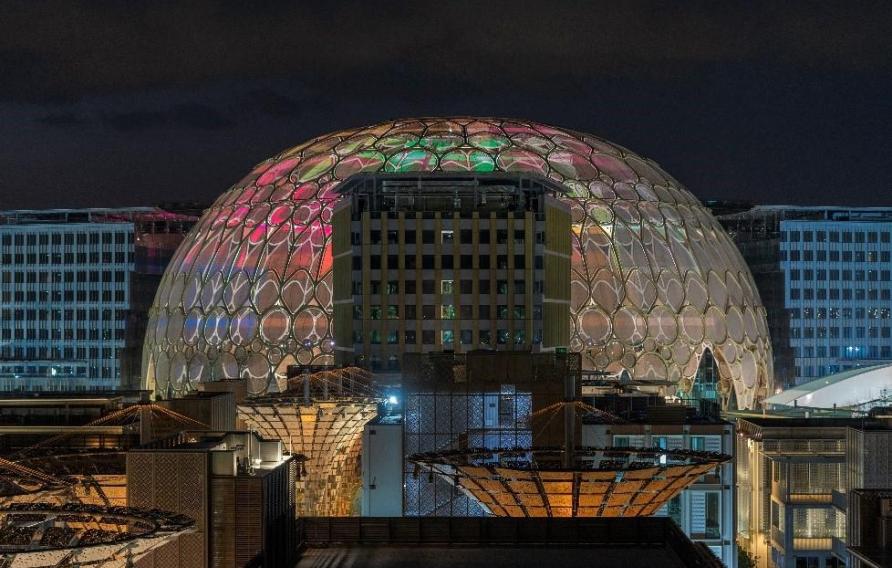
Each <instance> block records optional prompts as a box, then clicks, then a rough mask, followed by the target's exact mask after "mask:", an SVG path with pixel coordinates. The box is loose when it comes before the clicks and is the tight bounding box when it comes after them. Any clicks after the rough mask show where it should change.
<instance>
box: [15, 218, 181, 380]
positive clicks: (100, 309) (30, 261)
mask: <svg viewBox="0 0 892 568" xmlns="http://www.w3.org/2000/svg"><path fill="white" fill-rule="evenodd" d="M194 222H195V217H192V216H187V215H179V214H176V213H170V212H166V211H163V210H160V209H155V208H133V209H64V210H56V209H53V210H40V211H2V212H0V389H2V390H12V391H33V390H37V391H40V390H50V391H54V390H55V391H89V390H110V389H116V388H119V386H120V385H121V382H122V358H124V357H125V349H126V348H127V347H128V346H131V347H133V346H135V348H136V349H137V350H139V351H141V343H142V340H143V337H142V335H141V334H140V333H138V332H132V333H131V334H130V335H131V340H130V341H129V342H128V322H130V323H131V324H132V325H136V326H139V325H141V326H142V328H141V329H142V330H143V331H144V329H145V321H146V319H147V316H146V310H147V309H148V305H149V304H150V303H151V299H152V297H153V296H154V293H155V288H154V287H152V286H142V287H137V289H136V290H134V288H133V285H134V283H135V282H137V281H140V280H142V279H144V278H145V277H148V276H149V275H157V276H155V278H158V279H160V275H161V274H162V273H163V271H164V268H165V266H166V264H167V261H168V260H169V259H170V257H171V255H172V254H173V252H174V251H175V250H176V247H177V246H178V245H179V243H180V242H181V241H182V239H183V238H184V237H185V233H186V232H187V231H188V229H189V228H190V227H191V226H192V224H193V223H194ZM140 306H141V307H140ZM139 322H142V323H141V324H140V323H139ZM137 336H138V337H137ZM138 359H139V357H137V360H138ZM124 366H126V367H128V368H129V369H133V371H134V372H137V373H138V371H139V364H135V365H134V364H130V365H129V366H127V365H124ZM131 382H132V381H131ZM137 384H138V382H137Z"/></svg>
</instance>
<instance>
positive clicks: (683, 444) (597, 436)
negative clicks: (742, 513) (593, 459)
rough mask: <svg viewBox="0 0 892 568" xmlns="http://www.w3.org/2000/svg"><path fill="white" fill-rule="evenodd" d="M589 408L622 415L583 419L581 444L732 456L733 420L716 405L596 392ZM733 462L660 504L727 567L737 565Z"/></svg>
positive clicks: (732, 567)
mask: <svg viewBox="0 0 892 568" xmlns="http://www.w3.org/2000/svg"><path fill="white" fill-rule="evenodd" d="M592 402H593V403H594V405H593V406H595V407H596V408H598V409H600V410H603V411H606V412H609V413H610V414H611V415H613V416H617V417H619V418H621V419H622V420H621V421H618V422H613V423H606V422H603V421H599V420H586V421H584V423H583V427H582V445H583V446H585V447H616V448H628V447H643V448H661V449H665V450H695V451H707V452H717V453H721V454H726V455H729V456H734V451H735V444H736V435H735V429H734V424H732V423H730V422H728V421H726V420H723V419H722V418H721V417H720V416H719V407H718V405H717V404H716V403H714V402H713V403H709V402H704V403H702V404H691V405H687V404H667V403H666V402H665V399H663V398H661V397H649V396H640V395H630V396H626V395H623V396H616V395H608V396H598V397H594V398H593V399H592ZM735 485H736V483H735V468H734V461H733V460H732V461H728V462H726V463H724V464H722V465H720V466H718V467H716V469H715V470H714V471H712V472H710V473H709V474H707V475H704V476H703V477H701V478H700V479H699V480H698V481H697V482H696V483H694V484H693V485H691V486H690V487H688V488H687V489H685V490H683V491H682V492H681V493H679V494H678V495H676V496H675V497H673V498H672V500H671V501H669V503H668V504H667V505H665V506H663V507H662V508H661V509H660V510H659V512H658V513H657V516H666V517H670V518H672V520H673V521H675V523H676V524H677V525H678V526H679V527H680V528H681V529H682V530H683V531H684V532H685V534H687V535H688V537H689V538H690V539H691V540H693V541H694V542H699V543H702V544H703V545H704V546H706V547H708V548H709V549H710V550H711V551H712V553H713V554H715V555H716V557H718V558H719V559H720V560H721V561H722V562H723V563H724V565H725V566H727V567H728V568H735V567H736V566H737V546H736V538H737V530H736V522H737V516H736V515H737V510H736V498H735V497H736V487H735Z"/></svg>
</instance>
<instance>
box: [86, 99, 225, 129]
mask: <svg viewBox="0 0 892 568" xmlns="http://www.w3.org/2000/svg"><path fill="white" fill-rule="evenodd" d="M101 121H102V123H104V124H105V125H107V126H109V127H111V128H113V129H114V130H117V131H120V132H138V131H142V130H147V129H151V128H162V127H172V128H189V129H196V130H219V129H222V128H229V127H231V126H233V125H234V124H235V122H234V121H233V120H232V119H230V118H229V117H227V116H226V115H225V114H224V113H223V112H222V111H220V110H218V109H216V108H214V107H213V106H210V105H207V104H202V103H197V102H189V103H178V104H174V105H172V106H171V107H170V108H167V109H164V110H132V111H126V112H113V113H107V114H105V115H103V116H102V119H101Z"/></svg>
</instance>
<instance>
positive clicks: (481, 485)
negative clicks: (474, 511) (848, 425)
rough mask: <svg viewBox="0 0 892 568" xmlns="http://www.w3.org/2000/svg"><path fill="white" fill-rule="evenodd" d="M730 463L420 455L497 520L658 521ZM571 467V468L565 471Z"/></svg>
mask: <svg viewBox="0 0 892 568" xmlns="http://www.w3.org/2000/svg"><path fill="white" fill-rule="evenodd" d="M729 459H730V457H729V456H726V455H721V454H712V453H706V452H695V451H687V450H665V449H660V448H605V449H599V448H577V449H576V451H575V452H573V454H572V456H571V457H570V460H569V463H568V459H567V456H566V455H565V452H564V450H563V449H562V448H554V449H532V450H525V449H516V450H510V451H492V450H486V449H479V450H457V451H446V452H431V453H425V454H416V455H413V456H411V457H410V458H409V460H410V461H411V462H412V463H413V464H415V468H416V469H415V475H427V476H428V477H429V479H430V480H431V481H432V478H433V476H435V475H436V476H440V477H442V478H444V479H446V480H448V481H450V482H451V483H453V484H455V485H456V486H457V487H459V488H461V490H462V491H464V492H465V493H466V494H468V495H469V496H470V497H472V498H473V499H475V500H476V501H478V502H479V503H480V504H481V505H482V506H483V507H484V508H485V509H486V510H487V511H488V512H489V513H491V514H493V515H495V516H498V517H639V516H649V515H652V514H654V513H656V512H657V511H658V510H659V509H660V508H661V507H662V506H663V505H665V504H666V503H667V502H668V501H669V500H670V499H672V498H673V497H675V496H676V495H678V493H680V492H681V491H682V490H684V489H685V488H687V487H688V486H689V485H691V484H692V483H694V482H695V481H696V480H697V479H698V478H699V477H700V476H702V475H704V474H706V473H707V472H709V471H711V470H712V469H714V468H715V467H716V466H717V465H719V464H721V463H724V462H725V461H728V460H729ZM568 466H569V467H568Z"/></svg>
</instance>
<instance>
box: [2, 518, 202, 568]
mask: <svg viewBox="0 0 892 568" xmlns="http://www.w3.org/2000/svg"><path fill="white" fill-rule="evenodd" d="M193 527H194V521H193V520H192V519H190V518H189V517H186V516H184V515H178V514H173V513H165V512H162V511H155V510H152V511H147V510H142V509H133V508H128V507H103V506H96V505H81V504H68V505H53V504H48V503H15V504H12V505H6V506H4V507H0V566H4V567H7V566H8V567H29V568H50V567H57V566H59V567H61V566H93V567H97V568H99V567H101V568H119V567H120V568H124V567H125V566H132V565H133V563H134V562H136V561H138V560H139V559H140V558H141V557H143V556H144V555H146V554H148V553H149V552H151V551H152V550H154V549H156V548H157V547H159V546H163V545H165V544H168V543H170V542H173V541H174V540H175V539H176V538H177V537H178V536H179V535H181V534H185V533H187V532H190V531H192V530H194V528H193Z"/></svg>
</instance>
